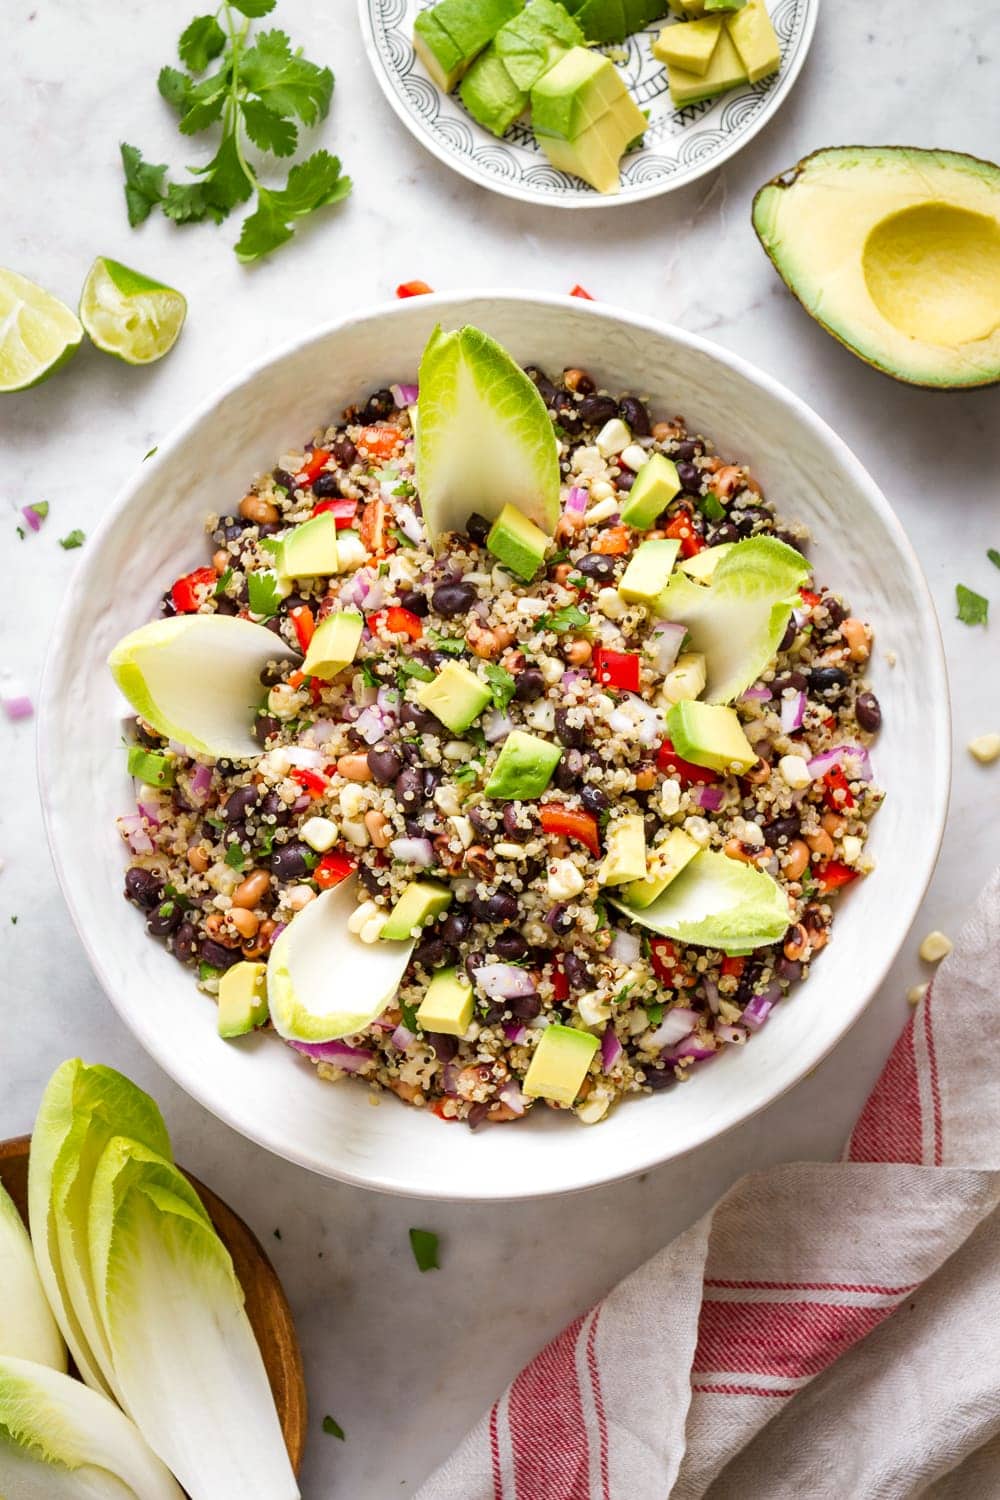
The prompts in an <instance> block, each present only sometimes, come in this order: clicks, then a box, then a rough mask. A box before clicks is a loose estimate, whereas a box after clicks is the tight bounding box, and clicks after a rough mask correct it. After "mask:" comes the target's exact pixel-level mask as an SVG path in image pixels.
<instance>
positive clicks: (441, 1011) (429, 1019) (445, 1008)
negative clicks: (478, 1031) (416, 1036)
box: [417, 969, 473, 1036]
mask: <svg viewBox="0 0 1000 1500" xmlns="http://www.w3.org/2000/svg"><path fill="white" fill-rule="evenodd" d="M472 1005H473V1001H472V983H471V981H470V980H469V979H468V978H467V976H466V975H465V974H464V973H463V972H462V970H461V969H438V971H437V973H436V974H435V975H434V977H433V979H432V980H431V982H430V984H429V985H428V986H427V989H426V990H425V992H424V998H423V1000H421V1002H420V1009H419V1010H418V1011H417V1020H418V1022H419V1023H420V1026H421V1029H422V1030H424V1031H441V1032H444V1034H445V1036H464V1035H465V1033H466V1032H467V1031H468V1029H469V1022H470V1021H471V1020H472Z"/></svg>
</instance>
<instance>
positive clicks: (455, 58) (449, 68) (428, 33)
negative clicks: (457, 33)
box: [413, 10, 471, 94]
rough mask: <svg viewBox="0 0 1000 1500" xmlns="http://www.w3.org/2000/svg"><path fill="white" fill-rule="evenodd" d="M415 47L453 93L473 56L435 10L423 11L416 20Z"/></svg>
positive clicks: (433, 75)
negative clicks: (470, 57) (466, 54)
mask: <svg viewBox="0 0 1000 1500" xmlns="http://www.w3.org/2000/svg"><path fill="white" fill-rule="evenodd" d="M413 50H414V52H415V53H416V54H417V56H418V57H419V58H420V61H421V62H422V63H423V65H424V67H425V68H426V69H427V71H428V73H429V74H430V76H431V78H432V79H433V81H434V82H435V83H436V84H437V86H438V88H439V89H443V90H444V92H445V93H446V94H450V93H451V91H452V89H453V88H454V87H455V85H456V83H457V82H458V80H459V79H460V78H461V76H462V74H463V73H464V72H465V70H466V68H467V67H468V66H469V62H470V60H471V59H469V58H466V57H465V56H464V54H463V53H462V50H461V48H460V47H459V46H458V44H457V43H456V42H453V41H452V39H451V37H450V36H449V35H448V33H447V32H446V31H445V29H444V27H443V26H442V25H441V22H440V21H439V20H438V19H437V17H436V16H435V14H434V11H432V10H425V11H421V13H420V15H419V16H417V19H416V20H415V21H414V23H413Z"/></svg>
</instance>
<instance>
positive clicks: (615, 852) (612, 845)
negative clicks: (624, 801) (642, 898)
mask: <svg viewBox="0 0 1000 1500" xmlns="http://www.w3.org/2000/svg"><path fill="white" fill-rule="evenodd" d="M645 878H646V824H645V819H644V818H643V816H642V814H641V813H627V814H626V815H625V817H623V818H617V819H616V820H615V821H614V822H613V823H611V824H610V825H609V827H608V831H607V839H606V843H605V855H604V859H603V861H602V863H601V868H600V869H599V870H598V872H597V879H598V883H599V884H600V885H625V884H627V883H628V882H629V881H634V880H645Z"/></svg>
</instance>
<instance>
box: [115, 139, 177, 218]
mask: <svg viewBox="0 0 1000 1500" xmlns="http://www.w3.org/2000/svg"><path fill="white" fill-rule="evenodd" d="M121 153H122V166H123V167H124V168H125V204H126V207H127V209H128V221H129V223H130V224H131V226H132V228H133V229H134V228H135V227H136V225H137V224H141V223H142V222H143V220H144V219H148V218H149V215H150V213H151V212H152V210H153V209H154V208H155V206H156V204H157V203H161V202H162V201H163V178H164V176H165V174H166V170H167V164H166V162H160V163H159V164H158V165H157V164H156V163H154V162H148V161H143V158H142V152H141V151H140V150H139V148H138V146H130V145H129V144H128V143H127V141H122V143H121Z"/></svg>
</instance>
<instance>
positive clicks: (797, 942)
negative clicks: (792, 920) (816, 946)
mask: <svg viewBox="0 0 1000 1500" xmlns="http://www.w3.org/2000/svg"><path fill="white" fill-rule="evenodd" d="M809 950H810V944H809V934H808V932H806V930H805V928H804V927H803V925H802V923H801V922H796V924H795V926H794V927H793V928H792V929H791V931H790V932H789V934H788V936H787V937H786V938H785V942H784V946H783V948H782V950H781V951H782V952H783V953H784V955H785V957H786V958H787V959H788V961H789V963H793V964H796V963H801V962H802V960H803V959H804V958H806V957H807V956H808V954H809Z"/></svg>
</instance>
